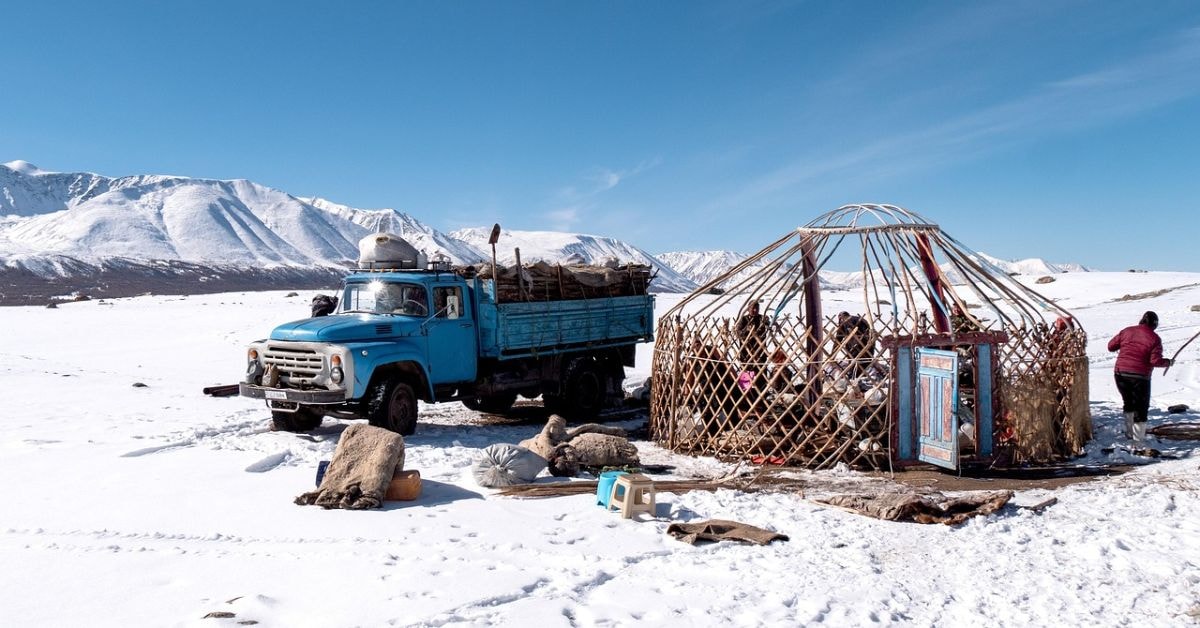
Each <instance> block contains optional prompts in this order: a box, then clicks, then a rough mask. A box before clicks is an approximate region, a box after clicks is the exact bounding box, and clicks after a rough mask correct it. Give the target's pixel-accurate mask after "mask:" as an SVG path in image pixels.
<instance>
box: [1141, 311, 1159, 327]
mask: <svg viewBox="0 0 1200 628" xmlns="http://www.w3.org/2000/svg"><path fill="white" fill-rule="evenodd" d="M1138 324H1140V325H1145V326H1147V327H1149V328H1150V329H1157V328H1158V314H1155V313H1154V312H1152V311H1148V312H1146V313H1145V314H1142V320H1140V321H1138Z"/></svg>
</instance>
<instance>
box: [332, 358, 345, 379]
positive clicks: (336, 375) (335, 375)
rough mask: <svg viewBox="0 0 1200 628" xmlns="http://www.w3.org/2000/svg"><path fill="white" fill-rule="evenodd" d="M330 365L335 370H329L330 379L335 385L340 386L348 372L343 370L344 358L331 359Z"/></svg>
mask: <svg viewBox="0 0 1200 628" xmlns="http://www.w3.org/2000/svg"><path fill="white" fill-rule="evenodd" d="M329 365H330V366H331V367H333V368H331V369H329V379H331V380H333V383H335V384H340V383H342V380H343V379H345V377H346V372H345V371H343V370H342V356H340V355H334V356H332V357H330V358H329Z"/></svg>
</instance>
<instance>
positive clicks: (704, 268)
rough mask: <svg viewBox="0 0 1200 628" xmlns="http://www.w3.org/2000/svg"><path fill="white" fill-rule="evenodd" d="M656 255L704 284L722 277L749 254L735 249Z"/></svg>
mask: <svg viewBox="0 0 1200 628" xmlns="http://www.w3.org/2000/svg"><path fill="white" fill-rule="evenodd" d="M655 257H657V258H658V259H659V261H661V262H662V263H663V264H665V265H667V266H669V267H671V268H673V269H675V270H676V271H677V272H678V273H679V274H681V275H683V276H684V277H687V278H688V279H691V280H692V281H694V282H696V284H697V285H701V286H702V285H704V284H706V283H708V282H710V281H712V280H713V279H716V278H717V277H720V276H721V274H723V273H724V272H725V271H727V270H729V269H730V268H733V267H734V266H736V265H737V264H739V263H740V262H741V261H742V260H744V259H746V258H747V257H749V256H748V255H746V254H745V253H735V252H733V251H672V252H670V253H660V254H658V255H656V256H655Z"/></svg>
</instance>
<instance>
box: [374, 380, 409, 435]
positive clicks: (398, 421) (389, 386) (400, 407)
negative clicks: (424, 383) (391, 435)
mask: <svg viewBox="0 0 1200 628" xmlns="http://www.w3.org/2000/svg"><path fill="white" fill-rule="evenodd" d="M367 422H369V423H370V424H371V425H374V426H375V427H382V428H383V429H385V430H391V431H393V432H396V433H397V434H400V435H401V436H409V435H410V434H412V433H413V432H415V431H417V395H416V393H414V392H413V389H412V386H409V385H408V384H406V383H404V382H402V381H400V380H396V379H388V380H384V381H382V382H380V383H378V384H376V385H375V390H374V392H373V394H372V395H371V396H370V401H368V402H367Z"/></svg>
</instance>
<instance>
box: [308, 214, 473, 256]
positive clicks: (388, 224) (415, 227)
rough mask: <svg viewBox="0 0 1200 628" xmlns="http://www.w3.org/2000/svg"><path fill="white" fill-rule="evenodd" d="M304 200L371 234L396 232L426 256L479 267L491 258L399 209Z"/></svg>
mask: <svg viewBox="0 0 1200 628" xmlns="http://www.w3.org/2000/svg"><path fill="white" fill-rule="evenodd" d="M301 200H304V201H305V202H307V203H309V204H311V205H312V206H313V207H316V208H318V209H321V210H324V211H326V212H329V213H330V214H332V215H334V216H338V217H340V218H343V219H345V220H348V221H350V222H352V223H354V224H356V225H358V226H360V227H363V228H364V229H366V230H367V233H379V232H383V233H394V234H396V235H398V236H400V237H402V238H404V239H405V240H406V241H407V242H408V243H409V244H411V245H413V246H414V247H416V248H417V249H420V250H422V251H425V252H426V254H433V253H443V254H445V255H447V256H449V257H450V260H451V261H452V262H453V263H455V264H475V263H478V262H481V261H483V260H485V259H490V256H488V255H486V254H485V253H484V252H483V251H482V250H480V249H478V248H476V247H474V246H472V245H471V244H470V243H468V242H464V241H462V240H459V239H456V238H453V237H451V236H449V235H446V234H445V233H442V232H441V231H438V230H437V229H434V228H433V227H430V226H429V225H427V224H425V223H423V222H421V221H419V220H417V219H416V218H413V217H412V216H410V215H408V214H406V213H404V212H402V211H399V210H395V209H357V208H354V207H350V206H347V205H341V204H338V203H334V202H333V201H330V200H327V199H323V198H305V199H301ZM485 241H486V240H485Z"/></svg>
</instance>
